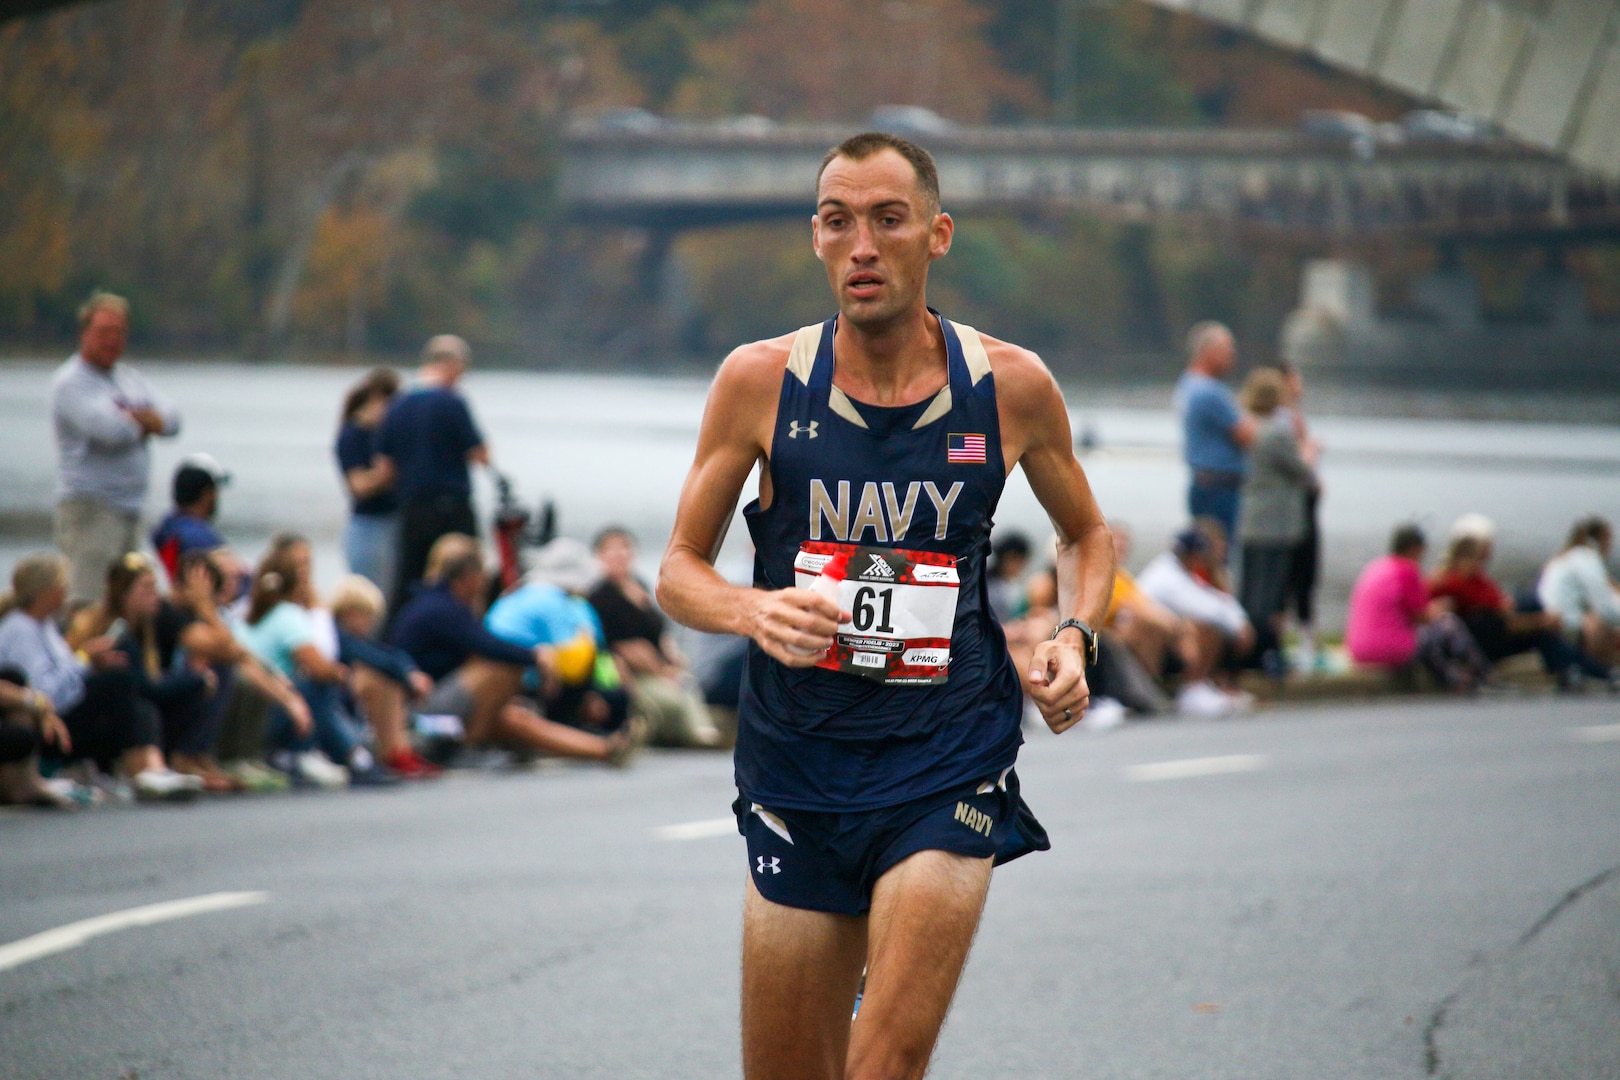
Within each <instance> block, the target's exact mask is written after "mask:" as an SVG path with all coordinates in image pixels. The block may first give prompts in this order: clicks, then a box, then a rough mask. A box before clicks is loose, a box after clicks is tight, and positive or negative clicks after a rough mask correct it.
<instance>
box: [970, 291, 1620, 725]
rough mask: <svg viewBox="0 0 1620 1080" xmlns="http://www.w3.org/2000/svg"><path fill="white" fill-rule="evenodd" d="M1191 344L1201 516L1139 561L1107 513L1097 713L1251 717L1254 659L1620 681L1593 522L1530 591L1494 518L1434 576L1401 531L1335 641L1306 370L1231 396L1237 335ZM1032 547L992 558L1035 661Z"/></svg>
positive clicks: (1475, 687) (1421, 679) (1612, 615)
mask: <svg viewBox="0 0 1620 1080" xmlns="http://www.w3.org/2000/svg"><path fill="white" fill-rule="evenodd" d="M1187 351H1188V357H1189V359H1188V365H1187V370H1186V371H1185V372H1184V373H1183V375H1182V377H1181V379H1180V381H1179V382H1178V383H1177V386H1176V393H1175V407H1176V410H1177V413H1178V415H1179V417H1180V420H1181V425H1182V436H1183V437H1182V449H1183V454H1184V457H1185V460H1186V464H1187V468H1188V473H1189V483H1188V489H1187V513H1188V521H1187V524H1186V526H1185V527H1184V528H1182V529H1180V530H1179V531H1178V532H1177V533H1176V534H1175V535H1174V536H1173V537H1171V538H1169V543H1168V545H1167V548H1166V549H1165V550H1163V551H1157V552H1154V553H1153V554H1152V556H1151V557H1150V558H1149V559H1148V560H1147V561H1146V562H1145V564H1142V565H1140V569H1139V571H1138V572H1136V573H1134V574H1133V573H1132V571H1131V567H1132V566H1133V565H1137V564H1135V563H1133V560H1132V554H1133V552H1132V544H1131V535H1130V532H1129V530H1128V529H1127V528H1126V527H1125V526H1124V525H1122V524H1120V523H1111V527H1112V529H1113V533H1114V546H1115V552H1116V555H1117V557H1118V561H1119V570H1118V572H1117V574H1116V577H1115V581H1114V593H1113V597H1112V601H1111V603H1110V605H1109V609H1108V614H1107V619H1106V622H1105V624H1104V626H1103V627H1102V628H1101V633H1100V643H1099V661H1098V664H1097V666H1096V667H1095V669H1094V670H1093V671H1092V672H1091V674H1090V685H1091V689H1092V694H1093V705H1092V708H1091V709H1090V711H1089V712H1088V719H1087V723H1088V724H1089V725H1090V726H1092V727H1109V726H1112V725H1114V724H1117V723H1119V722H1121V721H1122V720H1124V719H1126V718H1127V717H1129V716H1132V715H1136V716H1154V715H1163V714H1168V713H1180V714H1184V715H1192V716H1228V715H1233V714H1236V713H1242V712H1246V711H1248V710H1250V709H1252V708H1253V707H1254V705H1255V699H1254V696H1253V695H1252V694H1251V693H1249V692H1247V691H1245V690H1244V689H1242V688H1241V681H1240V677H1241V676H1242V675H1243V674H1244V673H1245V672H1251V671H1252V672H1259V673H1261V675H1263V676H1265V677H1267V678H1269V679H1272V680H1280V679H1283V678H1285V677H1286V676H1287V675H1288V674H1289V673H1290V672H1300V671H1302V672H1310V673H1325V672H1329V671H1340V670H1342V669H1343V668H1344V667H1345V666H1346V665H1353V666H1354V667H1356V668H1359V669H1363V670H1367V671H1371V672H1374V673H1378V674H1381V675H1384V676H1387V677H1388V678H1389V679H1390V680H1392V681H1393V682H1394V683H1395V684H1396V685H1397V686H1398V687H1400V688H1406V689H1414V690H1415V689H1419V688H1421V687H1425V686H1432V687H1435V688H1438V689H1441V690H1445V691H1451V692H1457V693H1473V692H1477V691H1480V690H1487V689H1490V688H1491V687H1493V686H1495V685H1498V684H1499V683H1500V677H1499V668H1498V665H1500V663H1501V662H1502V661H1504V660H1507V659H1509V658H1511V657H1515V656H1519V655H1522V654H1526V653H1534V654H1536V655H1537V656H1538V657H1539V659H1540V663H1541V665H1542V667H1543V669H1544V671H1545V673H1546V675H1547V676H1548V677H1550V679H1551V680H1552V682H1553V683H1554V685H1556V686H1557V687H1558V688H1559V689H1560V690H1562V691H1567V692H1573V691H1579V690H1581V689H1583V688H1585V687H1589V686H1592V685H1594V684H1595V685H1596V686H1599V687H1603V688H1606V689H1608V690H1609V691H1610V692H1617V691H1620V668H1617V667H1616V662H1617V660H1620V588H1617V586H1616V584H1615V582H1614V580H1613V578H1612V576H1611V575H1610V572H1609V559H1610V557H1611V555H1612V552H1613V540H1614V534H1613V529H1612V528H1611V526H1610V524H1609V522H1608V521H1606V520H1605V519H1603V518H1601V517H1598V516H1595V515H1593V516H1588V517H1583V518H1581V519H1580V520H1578V521H1576V522H1574V523H1573V524H1572V525H1571V527H1570V530H1569V536H1568V540H1567V542H1566V543H1565V545H1564V546H1563V548H1562V549H1560V550H1559V551H1557V552H1549V553H1548V558H1547V560H1546V562H1545V564H1544V566H1543V567H1542V568H1541V570H1540V573H1539V574H1538V576H1537V577H1536V579H1535V580H1533V581H1527V582H1522V583H1515V584H1516V585H1517V588H1514V589H1509V588H1507V587H1504V586H1503V584H1501V583H1500V582H1498V581H1497V580H1496V579H1495V578H1494V577H1493V576H1492V575H1491V570H1490V564H1491V557H1492V554H1493V550H1494V544H1495V539H1496V525H1495V523H1494V522H1492V521H1491V520H1490V519H1489V518H1487V517H1485V516H1484V515H1482V514H1477V513H1470V514H1465V515H1464V516H1462V517H1461V518H1459V519H1458V520H1457V521H1456V522H1455V523H1454V524H1453V525H1452V526H1451V527H1450V529H1449V531H1448V533H1447V536H1446V540H1445V545H1444V547H1443V549H1442V550H1441V552H1440V558H1439V560H1438V562H1437V563H1436V564H1435V565H1433V566H1432V567H1429V568H1427V569H1426V564H1427V556H1428V554H1429V546H1428V540H1427V538H1426V537H1425V535H1424V533H1423V530H1422V529H1421V528H1419V527H1418V526H1417V525H1415V524H1406V523H1401V524H1397V525H1395V526H1394V527H1393V533H1392V536H1391V539H1390V544H1389V552H1388V554H1386V555H1384V556H1383V557H1381V558H1378V559H1376V560H1374V561H1373V562H1371V563H1370V564H1368V565H1367V566H1366V567H1365V568H1363V569H1362V570H1361V572H1360V574H1359V576H1358V577H1357V579H1356V583H1355V587H1354V588H1353V590H1352V592H1351V595H1350V603H1349V610H1348V614H1347V618H1346V625H1345V626H1344V628H1343V635H1342V644H1341V645H1338V646H1336V647H1335V648H1333V649H1331V650H1330V649H1329V647H1328V637H1329V635H1324V634H1323V633H1322V632H1321V628H1319V627H1318V625H1317V621H1316V607H1317V605H1316V595H1315V594H1316V591H1317V587H1318V578H1319V568H1320V565H1321V536H1320V533H1319V531H1318V527H1317V507H1318V503H1319V502H1320V500H1321V497H1322V485H1321V481H1320V479H1319V475H1318V471H1317V465H1318V462H1319V460H1320V457H1321V454H1322V448H1321V446H1320V444H1319V443H1318V442H1317V440H1316V439H1315V437H1314V436H1313V435H1312V434H1311V431H1310V428H1309V425H1308V424H1307V422H1306V418H1305V414H1304V410H1303V402H1304V393H1305V386H1304V380H1303V378H1302V377H1301V375H1300V373H1299V372H1298V371H1297V370H1295V369H1293V368H1291V367H1289V366H1287V365H1282V366H1277V367H1256V368H1253V369H1251V370H1250V371H1249V372H1248V374H1247V376H1246V377H1245V379H1244V380H1243V383H1242V386H1241V387H1240V389H1239V391H1238V392H1237V393H1233V392H1232V390H1230V389H1229V388H1228V387H1227V386H1226V382H1225V380H1226V379H1227V378H1228V377H1229V376H1230V374H1231V373H1232V370H1233V367H1234V365H1235V361H1236V348H1235V344H1234V341H1233V338H1232V335H1231V333H1230V332H1229V331H1228V330H1227V329H1226V327H1224V326H1221V325H1220V324H1219V323H1212V322H1211V323H1201V324H1199V325H1198V326H1195V327H1194V328H1193V329H1192V331H1191V332H1190V334H1189V336H1188V342H1187ZM1032 554H1033V553H1032V548H1031V544H1030V541H1029V539H1028V538H1027V537H1024V536H1021V535H1017V534H1011V533H1002V534H998V536H997V539H996V543H995V545H994V548H993V553H992V559H991V564H990V577H991V582H990V598H991V603H992V605H993V606H994V607H995V610H996V612H997V614H998V616H1000V618H1001V620H1002V624H1003V626H1005V627H1006V630H1007V640H1008V646H1009V648H1010V649H1011V651H1012V653H1013V656H1014V658H1015V659H1017V660H1019V661H1023V660H1025V659H1027V657H1028V653H1029V651H1030V650H1031V649H1032V648H1033V646H1034V644H1035V643H1036V642H1038V641H1041V640H1043V639H1044V638H1045V637H1046V636H1047V635H1049V634H1050V633H1051V630H1052V627H1053V626H1054V625H1056V623H1057V621H1058V619H1059V618H1060V617H1061V616H1059V614H1058V602H1057V583H1056V581H1055V580H1054V577H1053V572H1052V570H1051V568H1050V564H1049V563H1044V564H1041V565H1039V566H1037V564H1036V562H1035V561H1034V560H1033V559H1032ZM1330 636H1331V637H1333V638H1334V639H1335V640H1337V638H1338V635H1336V634H1335V635H1330ZM1290 643H1291V644H1292V647H1291V648H1290V647H1289V645H1290ZM1026 667H1027V665H1026V664H1025V663H1023V662H1020V663H1019V668H1020V670H1024V669H1025V668H1026Z"/></svg>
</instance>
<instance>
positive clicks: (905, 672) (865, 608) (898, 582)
mask: <svg viewBox="0 0 1620 1080" xmlns="http://www.w3.org/2000/svg"><path fill="white" fill-rule="evenodd" d="M793 571H794V583H795V584H797V585H798V586H799V588H801V589H813V590H814V591H816V592H819V593H821V594H822V595H824V596H826V597H828V598H829V599H833V600H835V601H836V602H837V604H838V607H839V609H840V610H843V611H848V612H849V613H850V615H851V618H850V621H849V622H847V623H841V624H840V625H839V627H838V636H837V640H836V643H835V644H834V645H833V647H832V648H831V649H829V650H827V655H826V657H824V658H823V659H822V660H821V662H820V663H818V664H817V665H816V666H817V667H823V668H827V669H828V670H830V671H842V672H845V673H846V674H849V675H860V676H861V677H863V678H867V679H873V680H875V681H877V682H881V683H887V684H891V685H910V686H924V685H929V684H932V683H942V682H944V681H945V678H946V675H947V673H948V669H949V668H950V663H951V631H952V630H954V629H955V627H956V597H957V591H958V589H959V588H960V582H959V580H958V578H957V575H956V557H955V556H954V555H941V554H938V553H936V552H932V551H906V550H904V549H902V548H891V547H862V546H859V545H856V544H834V543H823V542H821V541H816V540H807V541H805V542H804V543H803V544H801V545H799V554H798V556H797V558H795V559H794V560H793ZM834 583H836V590H837V591H836V595H835V594H834V591H833V590H834Z"/></svg>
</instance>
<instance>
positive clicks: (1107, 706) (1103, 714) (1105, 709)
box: [1080, 697, 1125, 731]
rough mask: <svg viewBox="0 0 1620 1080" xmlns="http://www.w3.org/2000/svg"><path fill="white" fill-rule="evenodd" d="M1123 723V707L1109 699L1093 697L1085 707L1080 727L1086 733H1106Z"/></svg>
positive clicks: (1114, 700)
mask: <svg viewBox="0 0 1620 1080" xmlns="http://www.w3.org/2000/svg"><path fill="white" fill-rule="evenodd" d="M1124 722H1125V706H1124V705H1123V704H1121V703H1120V702H1119V701H1117V700H1116V699H1114V698H1111V697H1095V698H1092V699H1091V704H1090V705H1088V706H1086V714H1085V715H1084V716H1082V717H1081V718H1080V726H1081V727H1083V728H1085V729H1086V730H1087V731H1107V730H1109V729H1110V728H1117V727H1119V726H1120V725H1121V724H1123V723H1124Z"/></svg>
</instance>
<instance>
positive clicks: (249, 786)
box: [220, 758, 292, 795]
mask: <svg viewBox="0 0 1620 1080" xmlns="http://www.w3.org/2000/svg"><path fill="white" fill-rule="evenodd" d="M220 768H221V769H222V770H223V771H224V772H225V774H226V775H228V776H229V777H230V778H231V779H233V780H235V781H236V782H237V783H239V784H241V785H242V790H243V791H247V792H251V793H252V794H255V795H270V794H275V793H277V792H282V791H286V790H287V789H288V788H289V787H291V786H292V784H291V782H290V781H289V780H288V779H287V774H286V773H283V772H278V771H276V770H275V769H272V768H271V767H270V766H268V765H261V764H260V763H259V762H257V761H249V760H247V759H246V758H242V759H241V760H238V761H227V762H225V763H224V764H223V765H221V766H220Z"/></svg>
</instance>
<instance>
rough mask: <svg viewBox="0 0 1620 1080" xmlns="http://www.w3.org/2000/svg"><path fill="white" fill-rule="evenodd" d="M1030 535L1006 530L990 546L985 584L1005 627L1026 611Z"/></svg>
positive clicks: (995, 611)
mask: <svg viewBox="0 0 1620 1080" xmlns="http://www.w3.org/2000/svg"><path fill="white" fill-rule="evenodd" d="M1029 558H1030V549H1029V538H1028V537H1027V536H1025V535H1024V534H1023V533H1021V532H1007V533H1004V534H1003V535H1002V536H1001V537H1000V539H998V540H996V541H994V543H992V544H991V546H990V562H989V563H988V564H987V565H986V566H985V570H984V573H985V584H986V588H987V589H988V591H989V595H990V612H991V614H993V615H995V617H996V621H997V622H999V623H1000V624H1001V625H1002V626H1003V627H1005V626H1006V625H1007V624H1008V623H1010V622H1012V621H1013V620H1014V619H1017V618H1019V617H1021V616H1022V615H1023V614H1024V612H1025V610H1026V609H1025V606H1024V599H1025V590H1024V576H1025V575H1026V574H1027V573H1029Z"/></svg>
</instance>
